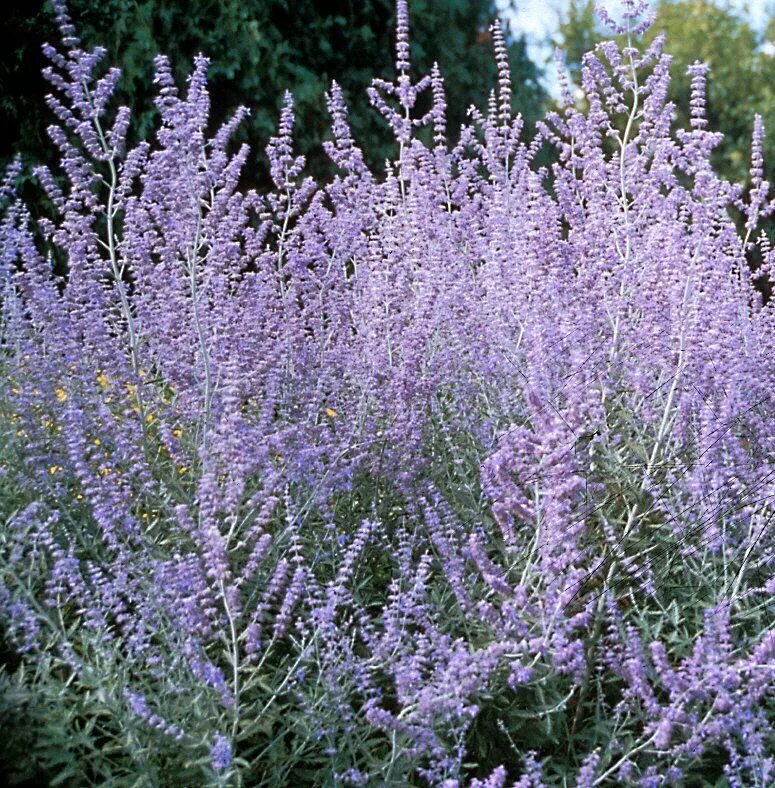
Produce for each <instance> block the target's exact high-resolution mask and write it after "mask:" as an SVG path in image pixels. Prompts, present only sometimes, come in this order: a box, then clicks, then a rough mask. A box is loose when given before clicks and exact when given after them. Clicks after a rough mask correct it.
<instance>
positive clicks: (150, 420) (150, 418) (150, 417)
mask: <svg viewBox="0 0 775 788" xmlns="http://www.w3.org/2000/svg"><path fill="white" fill-rule="evenodd" d="M155 419H156V416H154V415H153V413H149V414H148V415H147V416H146V417H145V423H146V424H153V422H154V420H155Z"/></svg>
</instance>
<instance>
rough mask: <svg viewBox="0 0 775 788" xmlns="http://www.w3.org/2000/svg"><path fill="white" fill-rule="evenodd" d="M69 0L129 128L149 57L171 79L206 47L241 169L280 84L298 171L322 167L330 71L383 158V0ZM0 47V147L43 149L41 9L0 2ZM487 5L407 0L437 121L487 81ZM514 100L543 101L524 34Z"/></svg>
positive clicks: (534, 104) (262, 173)
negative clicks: (1, 34) (372, 90)
mask: <svg viewBox="0 0 775 788" xmlns="http://www.w3.org/2000/svg"><path fill="white" fill-rule="evenodd" d="M69 8H70V12H71V15H72V17H73V20H74V22H75V23H76V25H77V27H78V29H79V31H80V35H81V37H82V39H83V41H84V43H85V44H86V45H87V46H90V47H91V46H95V45H98V44H99V45H102V46H104V47H106V48H107V50H108V57H107V60H108V61H110V63H112V64H116V65H118V66H120V67H121V69H122V72H123V78H122V82H121V85H120V95H119V99H120V100H121V101H122V103H126V104H128V105H129V106H131V107H132V108H133V112H134V118H135V126H134V128H135V133H136V134H137V135H138V136H140V137H147V136H148V135H149V134H151V133H152V129H153V125H154V110H153V103H152V101H153V84H152V72H153V57H154V56H155V55H156V54H157V53H160V52H161V53H164V54H166V55H168V56H169V57H170V59H171V61H172V63H173V66H174V68H175V70H176V72H177V74H178V77H179V78H180V79H181V80H183V79H184V77H185V74H186V73H187V71H188V69H189V68H190V64H191V59H192V58H193V57H194V56H195V55H196V54H197V53H199V52H202V53H204V54H206V55H208V56H209V57H210V58H211V69H210V79H211V86H212V97H213V108H214V117H215V118H217V119H221V118H223V117H225V116H226V115H227V114H228V113H229V112H230V111H232V110H233V109H234V108H235V107H236V106H237V105H239V104H245V105H246V106H248V107H249V108H250V109H251V116H250V118H249V119H248V120H247V121H246V122H245V124H244V126H243V128H242V130H241V134H242V140H243V141H247V142H248V143H250V144H251V147H252V149H253V159H252V161H251V164H250V170H251V172H250V173H249V174H248V177H249V178H250V179H251V180H253V181H254V182H256V183H259V184H261V183H264V182H265V181H266V177H267V169H266V166H265V161H264V156H263V147H264V145H265V143H266V141H267V139H268V137H269V136H270V135H271V134H272V132H273V130H274V129H275V127H276V122H277V116H278V111H279V106H280V102H281V100H282V96H283V92H284V91H285V90H286V89H288V90H291V92H292V93H293V95H294V100H295V105H296V112H297V118H298V121H297V126H296V128H297V132H298V139H297V142H298V146H299V149H300V150H301V152H303V153H305V154H307V156H308V162H309V167H310V170H311V171H312V172H313V173H314V174H318V175H321V174H324V173H325V172H326V170H327V166H328V165H327V162H326V160H325V156H324V154H323V153H322V151H321V149H320V142H321V140H323V139H324V138H325V136H326V134H327V131H328V122H329V121H328V114H327V111H326V108H325V99H324V92H325V91H326V90H327V89H328V88H329V87H330V83H331V80H332V79H336V80H337V82H339V84H340V86H341V87H342V89H343V92H344V95H345V98H346V100H347V101H348V103H349V105H350V112H351V124H352V127H353V132H354V135H355V137H356V139H357V140H358V141H359V143H360V144H361V145H362V147H363V148H364V150H365V152H366V155H367V158H368V159H369V160H370V163H371V164H373V165H377V166H380V165H381V164H382V162H383V161H384V159H385V158H386V157H390V156H394V155H395V150H394V148H393V143H392V137H391V135H390V132H389V130H388V129H387V128H386V127H385V124H384V122H383V121H382V120H381V118H380V117H379V116H378V114H377V113H376V112H375V111H374V110H373V109H372V108H371V107H370V106H369V104H368V98H367V97H366V93H365V89H366V87H367V86H368V85H369V82H370V80H371V79H372V77H374V76H381V77H392V75H393V73H394V65H393V61H394V46H393V36H394V25H395V9H394V4H393V0H328V2H320V0H186V2H183V0H102V2H99V3H98V2H95V1H94V0H70V2H69ZM2 15H3V17H4V18H3V29H4V31H5V42H6V46H5V47H4V49H3V51H2V52H0V110H2V112H3V114H4V116H5V118H6V129H7V131H6V137H5V140H4V141H3V145H2V149H0V156H2V158H3V159H4V160H6V161H7V159H8V158H9V157H10V156H11V155H12V154H13V153H14V152H16V151H19V152H21V153H22V154H23V155H24V156H25V157H26V158H28V159H31V160H33V161H35V160H40V159H44V158H45V156H46V155H47V154H46V150H47V147H48V144H47V140H46V134H45V127H46V125H47V124H48V123H49V122H50V121H51V116H50V115H49V113H48V112H47V110H46V108H45V107H44V106H43V102H42V97H43V95H44V93H45V92H46V85H45V83H44V81H43V79H42V77H40V74H39V71H40V68H41V67H42V66H43V65H44V62H43V58H42V56H41V55H40V45H41V44H42V43H43V42H44V41H45V40H50V41H54V40H55V39H56V30H55V27H54V24H53V19H52V15H51V13H50V9H49V8H48V7H47V6H43V5H42V3H41V4H40V5H38V6H36V5H34V4H29V3H24V4H22V3H14V2H12V3H10V4H8V5H5V6H4V10H3V11H2ZM495 15H496V8H495V3H494V2H492V1H491V0H412V2H411V3H410V16H411V41H412V44H411V45H412V58H413V70H414V72H415V75H420V74H422V73H427V71H428V70H429V69H430V67H431V65H432V63H433V61H438V63H439V66H440V68H441V71H442V73H443V75H444V78H445V83H446V89H447V95H448V104H449V114H450V128H451V129H454V128H457V126H458V125H459V124H460V123H461V122H463V121H464V119H465V112H466V110H467V108H468V106H469V105H470V104H476V105H478V106H480V107H482V106H484V105H485V104H486V101H487V96H488V94H489V91H490V89H491V87H493V85H494V84H495V61H494V57H493V53H492V46H491V42H490V40H489V35H488V33H487V29H488V26H489V24H490V23H491V21H492V20H493V18H494V17H495ZM508 40H509V54H510V59H511V65H512V69H513V77H514V86H515V90H514V106H515V109H517V110H519V111H520V112H522V113H523V115H524V116H525V118H526V119H527V120H528V122H530V121H533V120H535V119H537V118H538V117H539V116H540V114H541V112H542V108H543V102H544V98H545V97H544V92H543V90H542V88H541V86H540V84H539V76H540V71H539V69H538V67H537V66H536V65H535V64H534V63H533V62H532V61H531V60H530V59H529V58H528V55H527V52H526V47H525V42H524V39H515V38H514V37H513V36H509V39H508Z"/></svg>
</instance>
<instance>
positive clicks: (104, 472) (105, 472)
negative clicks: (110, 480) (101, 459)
mask: <svg viewBox="0 0 775 788" xmlns="http://www.w3.org/2000/svg"><path fill="white" fill-rule="evenodd" d="M100 473H101V474H102V475H103V476H109V475H110V468H100Z"/></svg>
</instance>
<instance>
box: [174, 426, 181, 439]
mask: <svg viewBox="0 0 775 788" xmlns="http://www.w3.org/2000/svg"><path fill="white" fill-rule="evenodd" d="M172 434H173V435H174V436H175V437H176V438H179V437H180V436H181V435H182V434H183V430H182V429H180V427H175V429H174V430H172Z"/></svg>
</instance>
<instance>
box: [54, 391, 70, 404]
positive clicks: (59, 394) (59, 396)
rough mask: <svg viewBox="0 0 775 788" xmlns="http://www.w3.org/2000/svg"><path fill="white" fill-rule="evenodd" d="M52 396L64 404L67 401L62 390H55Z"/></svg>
mask: <svg viewBox="0 0 775 788" xmlns="http://www.w3.org/2000/svg"><path fill="white" fill-rule="evenodd" d="M54 394H56V397H57V399H58V400H59V401H60V402H64V401H65V400H66V399H67V392H66V391H65V390H64V389H57V390H56V391H55V392H54Z"/></svg>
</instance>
